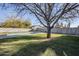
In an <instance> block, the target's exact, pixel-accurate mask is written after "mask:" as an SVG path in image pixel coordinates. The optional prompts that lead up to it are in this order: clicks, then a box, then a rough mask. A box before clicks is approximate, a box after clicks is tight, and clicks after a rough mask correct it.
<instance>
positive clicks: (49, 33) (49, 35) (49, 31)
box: [47, 27, 51, 38]
mask: <svg viewBox="0 0 79 59" xmlns="http://www.w3.org/2000/svg"><path fill="white" fill-rule="evenodd" d="M47 38H51V28H50V27H48V28H47Z"/></svg>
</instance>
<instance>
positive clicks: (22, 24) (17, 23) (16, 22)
mask: <svg viewBox="0 0 79 59" xmlns="http://www.w3.org/2000/svg"><path fill="white" fill-rule="evenodd" d="M30 26H31V22H30V21H28V20H22V19H17V18H9V19H7V20H6V21H5V22H3V23H2V27H6V28H29V27H30Z"/></svg>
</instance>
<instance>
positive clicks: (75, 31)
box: [37, 28, 79, 35]
mask: <svg viewBox="0 0 79 59" xmlns="http://www.w3.org/2000/svg"><path fill="white" fill-rule="evenodd" d="M37 31H41V32H47V29H46V28H39V29H37ZM51 32H52V33H63V34H75V35H78V34H79V28H53V29H52V30H51Z"/></svg>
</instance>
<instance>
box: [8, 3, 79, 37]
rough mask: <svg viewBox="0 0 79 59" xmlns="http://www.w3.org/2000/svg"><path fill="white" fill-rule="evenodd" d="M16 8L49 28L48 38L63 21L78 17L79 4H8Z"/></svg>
mask: <svg viewBox="0 0 79 59" xmlns="http://www.w3.org/2000/svg"><path fill="white" fill-rule="evenodd" d="M8 5H11V6H14V7H15V9H16V10H18V12H19V13H21V14H23V13H25V14H27V13H30V14H32V15H34V16H36V18H37V19H38V20H39V22H40V23H41V24H42V25H43V26H44V27H46V28H47V38H50V37H51V29H52V28H53V27H54V25H55V24H56V23H57V22H58V21H59V20H63V19H67V20H68V19H72V18H75V17H77V16H78V13H79V4H77V3H56V4H55V3H19V4H17V3H16V4H8Z"/></svg>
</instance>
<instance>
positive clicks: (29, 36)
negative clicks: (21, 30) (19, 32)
mask: <svg viewBox="0 0 79 59" xmlns="http://www.w3.org/2000/svg"><path fill="white" fill-rule="evenodd" d="M39 39H45V37H39V36H32V35H27V36H17V37H13V38H4V39H0V43H2V42H12V41H18V40H39Z"/></svg>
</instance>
